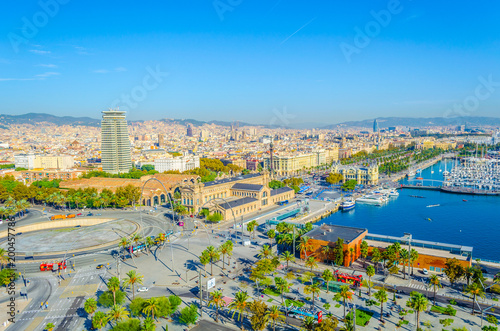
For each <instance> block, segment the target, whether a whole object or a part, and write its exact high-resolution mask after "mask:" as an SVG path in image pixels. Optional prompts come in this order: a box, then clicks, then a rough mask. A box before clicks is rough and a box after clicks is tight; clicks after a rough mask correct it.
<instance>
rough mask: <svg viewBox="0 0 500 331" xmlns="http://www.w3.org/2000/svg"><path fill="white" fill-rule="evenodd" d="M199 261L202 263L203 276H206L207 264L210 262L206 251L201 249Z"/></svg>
mask: <svg viewBox="0 0 500 331" xmlns="http://www.w3.org/2000/svg"><path fill="white" fill-rule="evenodd" d="M200 263H201V264H203V267H204V268H205V277H207V264H209V263H210V256H208V254H207V252H206V251H203V252H202V253H201V255H200Z"/></svg>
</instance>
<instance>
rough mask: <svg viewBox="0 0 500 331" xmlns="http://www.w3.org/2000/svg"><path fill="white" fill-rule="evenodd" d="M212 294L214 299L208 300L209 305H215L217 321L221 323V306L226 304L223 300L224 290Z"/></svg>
mask: <svg viewBox="0 0 500 331" xmlns="http://www.w3.org/2000/svg"><path fill="white" fill-rule="evenodd" d="M210 294H211V295H212V299H211V300H210V301H209V302H208V305H209V306H214V307H215V322H217V323H219V308H220V307H223V306H224V305H225V302H224V300H222V292H220V291H213V292H212V293H210Z"/></svg>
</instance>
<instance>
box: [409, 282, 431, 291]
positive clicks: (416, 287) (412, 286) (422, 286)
mask: <svg viewBox="0 0 500 331" xmlns="http://www.w3.org/2000/svg"><path fill="white" fill-rule="evenodd" d="M408 287H411V288H414V289H416V290H427V289H428V288H427V286H426V285H425V284H414V283H411V284H409V285H408Z"/></svg>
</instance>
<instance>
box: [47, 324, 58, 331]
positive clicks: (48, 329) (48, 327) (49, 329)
mask: <svg viewBox="0 0 500 331" xmlns="http://www.w3.org/2000/svg"><path fill="white" fill-rule="evenodd" d="M55 327H56V326H55V325H54V324H52V323H48V324H47V325H46V326H45V328H44V330H47V331H52V330H54V328H55Z"/></svg>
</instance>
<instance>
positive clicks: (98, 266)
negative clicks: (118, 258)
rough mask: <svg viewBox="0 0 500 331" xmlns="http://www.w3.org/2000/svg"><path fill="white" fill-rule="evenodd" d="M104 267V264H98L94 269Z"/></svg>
mask: <svg viewBox="0 0 500 331" xmlns="http://www.w3.org/2000/svg"><path fill="white" fill-rule="evenodd" d="M103 267H104V264H98V265H97V267H95V268H96V269H102V268H103Z"/></svg>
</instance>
